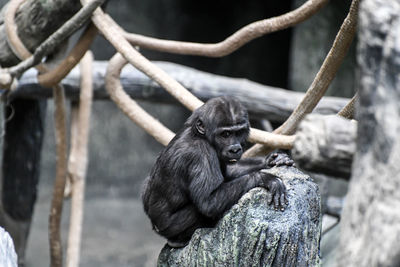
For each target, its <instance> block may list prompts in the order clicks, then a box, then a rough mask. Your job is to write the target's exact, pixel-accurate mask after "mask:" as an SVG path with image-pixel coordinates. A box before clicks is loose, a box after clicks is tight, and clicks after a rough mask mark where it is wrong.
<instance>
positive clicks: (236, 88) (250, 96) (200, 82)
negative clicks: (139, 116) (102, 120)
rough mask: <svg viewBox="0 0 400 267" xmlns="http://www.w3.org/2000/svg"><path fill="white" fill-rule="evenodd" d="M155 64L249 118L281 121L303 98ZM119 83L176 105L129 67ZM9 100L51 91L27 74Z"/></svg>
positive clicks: (99, 77) (71, 88)
mask: <svg viewBox="0 0 400 267" xmlns="http://www.w3.org/2000/svg"><path fill="white" fill-rule="evenodd" d="M156 64H157V65H158V66H159V67H161V68H162V69H164V70H165V71H166V72H167V73H168V74H169V75H171V76H172V77H173V78H175V79H176V80H177V81H178V82H180V83H181V84H182V85H183V86H185V87H186V88H188V89H189V90H190V91H191V92H192V93H193V94H195V95H196V96H197V97H199V98H200V99H202V100H207V99H209V98H212V97H216V96H220V95H224V94H230V95H234V96H237V97H238V98H240V100H241V101H242V102H243V103H244V105H245V106H246V107H247V108H248V110H249V112H250V113H251V115H252V116H254V117H257V118H264V119H268V120H270V121H274V122H282V121H284V120H285V119H286V118H287V117H288V116H289V115H290V113H291V112H292V110H293V109H294V108H295V107H296V105H297V104H298V102H300V100H301V99H302V97H303V95H304V93H299V92H292V91H288V90H284V89H281V88H276V87H272V86H267V85H261V84H258V83H255V82H252V81H249V80H246V79H238V78H229V77H223V76H219V75H214V74H210V73H206V72H202V71H198V70H195V69H192V68H189V67H185V66H182V65H178V64H174V63H167V62H156ZM106 66H107V62H102V61H100V62H99V61H97V62H95V63H94V65H93V75H94V92H93V93H94V95H93V97H94V98H95V99H96V98H97V99H104V98H108V94H107V92H106V90H105V88H104V75H105V70H106ZM79 77H80V74H79V70H78V69H77V68H75V69H73V71H72V72H71V73H70V74H69V75H68V76H67V77H66V78H65V79H64V80H63V81H62V84H63V85H64V87H65V89H66V95H67V97H69V98H71V99H74V100H76V99H78V98H79V79H80V78H79ZM121 83H122V85H123V87H124V89H125V91H126V92H127V93H128V94H129V95H130V96H131V97H132V98H135V99H144V100H150V101H160V102H171V103H177V101H176V100H175V99H174V98H173V97H171V96H170V95H169V94H168V93H166V92H165V90H163V89H162V88H161V87H160V86H159V85H158V84H156V83H155V82H154V81H152V80H151V79H149V78H148V77H147V76H145V75H144V74H143V73H141V72H140V71H138V70H137V69H135V68H134V67H132V66H131V65H128V66H126V67H125V68H124V69H123V71H122V75H121ZM12 97H24V98H45V97H51V90H48V89H45V88H42V87H40V86H39V85H38V84H37V80H36V71H34V70H30V71H28V72H26V73H25V74H24V75H23V76H22V78H21V80H20V81H19V86H18V89H17V90H16V91H15V92H13V94H12ZM348 101H349V99H347V98H339V97H325V98H324V99H323V100H322V101H321V102H320V103H319V105H318V106H317V108H316V112H317V113H321V114H334V113H337V112H338V111H339V110H340V109H341V108H342V107H344V106H345V105H346V104H347V102H348Z"/></svg>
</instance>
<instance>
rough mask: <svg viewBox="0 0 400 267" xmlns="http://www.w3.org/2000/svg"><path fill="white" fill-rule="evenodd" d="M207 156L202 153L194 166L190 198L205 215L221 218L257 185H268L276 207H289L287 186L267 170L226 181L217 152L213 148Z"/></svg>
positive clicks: (191, 174)
mask: <svg viewBox="0 0 400 267" xmlns="http://www.w3.org/2000/svg"><path fill="white" fill-rule="evenodd" d="M209 152H211V153H209V155H208V157H207V156H204V155H203V156H201V157H199V158H197V160H195V161H193V164H194V166H191V168H190V169H191V170H192V171H191V173H190V177H191V183H190V185H189V192H190V197H191V199H192V201H193V203H194V204H195V206H196V207H197V208H198V210H199V211H200V212H201V213H202V214H203V215H205V216H207V217H211V218H219V217H220V216H221V215H222V214H223V213H224V212H225V211H226V210H228V209H229V208H230V207H232V206H233V205H234V204H235V203H237V201H238V200H239V198H240V197H241V196H242V195H243V194H245V193H246V192H247V191H249V190H250V189H252V188H254V187H259V186H261V187H265V188H267V189H268V190H269V191H270V193H271V201H270V203H269V204H271V203H272V201H273V203H274V206H275V208H277V209H278V208H279V209H283V208H284V207H285V206H286V197H285V194H286V189H285V186H284V185H283V183H282V181H281V180H280V179H279V178H277V177H275V176H273V175H271V174H267V173H263V172H253V173H249V174H245V175H243V176H241V177H238V178H236V179H234V180H232V181H228V182H225V181H224V177H223V175H222V173H221V170H220V168H219V164H218V158H217V155H216V153H215V152H213V151H212V150H210V151H209Z"/></svg>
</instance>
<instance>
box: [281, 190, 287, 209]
mask: <svg viewBox="0 0 400 267" xmlns="http://www.w3.org/2000/svg"><path fill="white" fill-rule="evenodd" d="M285 198H286V194H284V193H283V194H281V199H280V202H281V211H284V210H285V208H286V204H287V203H286V201H285Z"/></svg>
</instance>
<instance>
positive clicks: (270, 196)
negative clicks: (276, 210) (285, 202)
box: [267, 192, 273, 205]
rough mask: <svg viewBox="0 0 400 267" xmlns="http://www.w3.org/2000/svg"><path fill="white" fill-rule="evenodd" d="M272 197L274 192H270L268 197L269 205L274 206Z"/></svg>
mask: <svg viewBox="0 0 400 267" xmlns="http://www.w3.org/2000/svg"><path fill="white" fill-rule="evenodd" d="M272 197H273V195H272V192H268V196H267V203H268V205H271V204H272Z"/></svg>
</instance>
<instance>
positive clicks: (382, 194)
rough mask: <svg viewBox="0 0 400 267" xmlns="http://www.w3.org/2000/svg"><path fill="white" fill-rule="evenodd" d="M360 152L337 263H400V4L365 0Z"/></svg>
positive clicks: (360, 60) (360, 91)
mask: <svg viewBox="0 0 400 267" xmlns="http://www.w3.org/2000/svg"><path fill="white" fill-rule="evenodd" d="M358 51H359V55H358V57H357V58H358V61H359V62H358V66H360V89H359V95H360V101H359V102H360V104H359V107H358V108H357V114H358V121H359V125H358V140H357V152H356V155H355V159H354V164H353V174H352V177H351V180H350V186H349V192H348V195H347V199H346V203H345V206H344V209H343V216H342V226H341V233H340V248H339V255H338V256H337V266H349V267H352V266H386V267H388V266H393V267H395V266H400V247H399V240H400V213H399V203H400V191H399V187H400V180H399V173H400V164H399V159H400V138H399V130H398V129H400V109H399V103H400V90H399V88H400V79H399V72H400V2H399V1H386V0H365V1H362V5H361V12H360V31H359V47H358Z"/></svg>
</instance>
